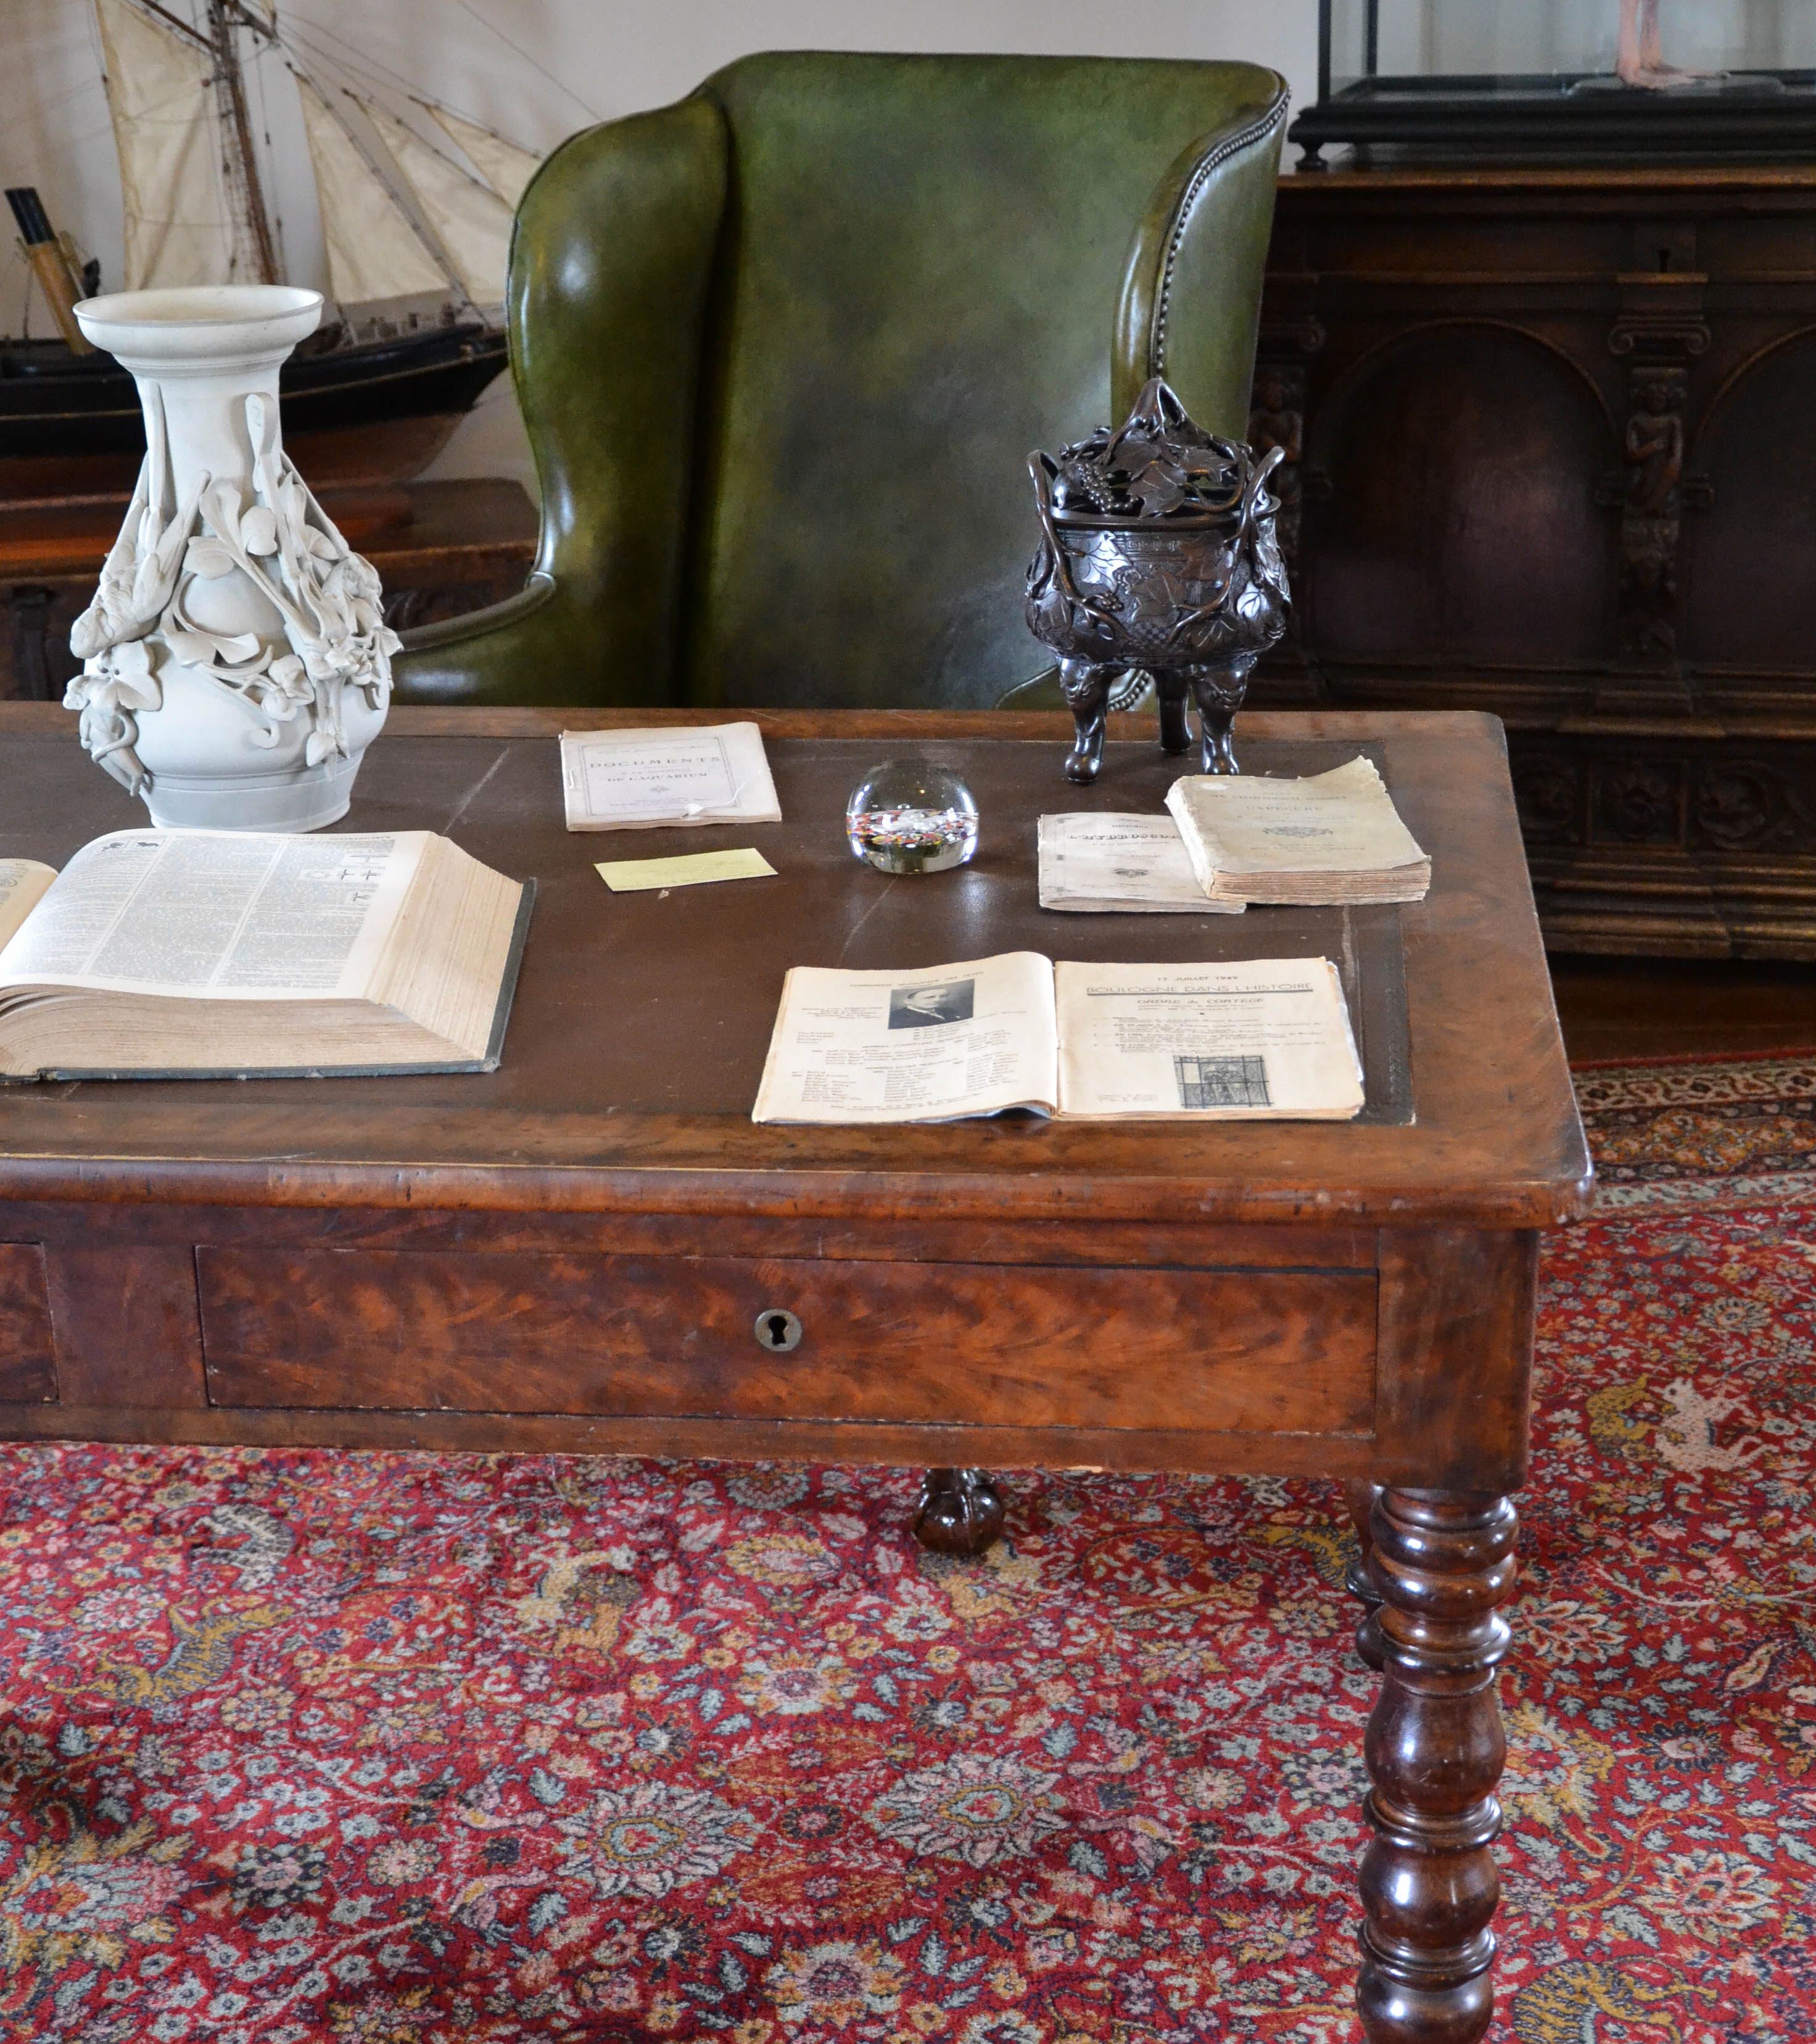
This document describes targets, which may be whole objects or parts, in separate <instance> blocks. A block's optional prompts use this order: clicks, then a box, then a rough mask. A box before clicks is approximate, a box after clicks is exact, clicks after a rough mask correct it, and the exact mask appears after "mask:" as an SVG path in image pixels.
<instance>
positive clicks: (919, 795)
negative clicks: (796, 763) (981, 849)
mask: <svg viewBox="0 0 1816 2044" xmlns="http://www.w3.org/2000/svg"><path fill="white" fill-rule="evenodd" d="M845 836H846V837H847V838H848V840H850V843H851V848H852V853H853V855H854V856H856V858H859V859H864V861H866V862H867V863H868V864H870V865H871V866H875V868H876V870H877V871H878V872H879V873H945V872H947V871H948V870H950V869H951V868H952V867H953V866H963V865H964V863H965V862H966V861H967V860H968V859H969V858H970V857H971V854H972V853H973V852H974V851H976V850H977V804H976V802H975V800H974V799H973V798H972V796H971V790H970V789H969V788H968V787H967V786H965V784H964V782H963V781H962V780H961V779H960V778H959V776H958V775H957V774H955V773H954V772H953V771H952V769H951V768H950V767H937V766H935V765H934V764H933V762H932V761H931V760H929V759H885V760H884V761H883V763H882V765H881V766H879V767H871V770H870V771H869V772H868V774H865V775H864V778H863V779H862V780H861V781H860V782H858V784H857V786H856V787H855V788H854V789H852V795H851V800H850V801H848V802H847V803H846V805H845Z"/></svg>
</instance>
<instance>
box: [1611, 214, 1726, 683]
mask: <svg viewBox="0 0 1816 2044" xmlns="http://www.w3.org/2000/svg"><path fill="white" fill-rule="evenodd" d="M1634 240H1635V244H1636V253H1637V252H1640V251H1641V250H1644V251H1645V252H1647V255H1646V259H1647V260H1648V261H1649V262H1653V263H1656V264H1657V265H1658V266H1659V267H1657V268H1656V269H1650V268H1648V269H1644V270H1639V269H1636V270H1634V271H1627V272H1624V273H1622V275H1621V276H1620V278H1619V279H1618V288H1619V291H1620V296H1621V309H1620V312H1619V313H1618V316H1617V317H1616V318H1615V321H1614V325H1613V327H1612V328H1610V331H1609V334H1608V347H1609V350H1610V352H1611V353H1612V354H1614V355H1617V356H1618V357H1620V358H1621V359H1622V360H1623V361H1624V362H1625V363H1626V365H1627V377H1626V382H1627V391H1626V397H1627V405H1626V420H1625V422H1624V424H1623V425H1622V456H1623V458H1624V462H1625V473H1624V476H1623V479H1622V484H1621V486H1620V487H1619V489H1618V491H1610V492H1609V493H1608V501H1614V502H1618V504H1619V505H1620V508H1621V584H1620V608H1621V651H1622V659H1623V661H1624V662H1625V663H1626V665H1627V666H1628V667H1629V668H1637V669H1641V670H1652V671H1654V672H1661V673H1664V674H1670V675H1672V676H1674V677H1675V675H1676V665H1677V626H1678V580H1677V567H1678V558H1679V554H1680V552H1681V551H1682V544H1683V513H1684V511H1685V509H1686V508H1687V507H1691V506H1697V507H1699V506H1700V505H1702V504H1703V502H1705V501H1706V497H1707V489H1708V486H1707V484H1706V482H1705V481H1704V480H1703V478H1700V477H1692V476H1690V475H1688V474H1686V473H1685V466H1684V464H1685V455H1686V453H1687V441H1688V417H1689V411H1690V367H1689V366H1690V364H1691V363H1693V362H1695V361H1696V360H1697V359H1699V357H1701V356H1702V355H1705V354H1706V353H1707V352H1708V348H1709V341H1710V332H1709V327H1708V324H1707V321H1706V319H1705V317H1704V316H1703V295H1704V290H1705V287H1706V284H1707V282H1708V279H1706V277H1705V276H1704V275H1703V273H1702V272H1701V271H1699V270H1698V269H1697V268H1696V267H1695V262H1696V257H1695V232H1694V230H1693V229H1691V228H1690V227H1688V226H1687V225H1679V224H1660V223H1656V222H1655V223H1642V224H1641V225H1640V226H1638V227H1637V228H1636V229H1635V233H1634ZM1621 693H1622V696H1623V697H1630V696H1631V695H1632V694H1633V685H1632V683H1631V682H1628V683H1626V684H1625V685H1623V686H1622V688H1621ZM1679 697H1681V698H1682V701H1679ZM1687 704H1688V697H1687V695H1686V694H1684V692H1683V684H1682V682H1681V681H1678V682H1676V686H1672V687H1667V688H1666V690H1665V691H1664V697H1663V698H1662V705H1663V706H1676V707H1687Z"/></svg>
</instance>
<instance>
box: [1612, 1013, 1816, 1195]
mask: <svg viewBox="0 0 1816 2044" xmlns="http://www.w3.org/2000/svg"><path fill="white" fill-rule="evenodd" d="M1574 1076H1575V1078H1576V1097H1577V1101H1578V1104H1579V1106H1580V1107H1581V1108H1582V1110H1583V1124H1584V1126H1585V1127H1586V1128H1587V1130H1588V1131H1589V1140H1590V1145H1591V1148H1592V1149H1593V1150H1594V1151H1595V1170H1596V1175H1597V1178H1598V1181H1599V1184H1598V1189H1597V1191H1598V1197H1599V1201H1600V1203H1601V1205H1602V1208H1603V1209H1604V1210H1613V1211H1615V1212H1626V1213H1635V1212H1663V1211H1664V1210H1665V1209H1667V1208H1691V1207H1708V1206H1716V1205H1733V1204H1737V1203H1745V1202H1749V1201H1794V1202H1803V1201H1809V1200H1810V1199H1813V1198H1816V1051H1810V1052H1809V1053H1807V1054H1806V1055H1798V1056H1795V1057H1787V1056H1784V1055H1772V1056H1769V1057H1742V1058H1702V1059H1687V1058H1668V1059H1665V1060H1664V1061H1662V1062H1659V1063H1657V1064H1650V1065H1606V1066H1598V1065H1587V1066H1579V1067H1578V1069H1577V1070H1576V1074H1574Z"/></svg>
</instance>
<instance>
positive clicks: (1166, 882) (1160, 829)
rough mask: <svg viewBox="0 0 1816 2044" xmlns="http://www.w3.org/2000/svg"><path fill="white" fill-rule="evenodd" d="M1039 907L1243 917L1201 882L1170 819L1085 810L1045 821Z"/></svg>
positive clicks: (1239, 909) (1239, 907) (1236, 903)
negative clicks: (1211, 894)
mask: <svg viewBox="0 0 1816 2044" xmlns="http://www.w3.org/2000/svg"><path fill="white" fill-rule="evenodd" d="M1039 843H1040V865H1041V907H1042V908H1043V909H1072V910H1075V911H1086V910H1091V911H1096V912H1098V913H1122V914H1125V915H1134V916H1166V915H1190V914H1198V915H1218V916H1239V915H1240V914H1241V913H1242V904H1241V902H1240V901H1211V900H1210V898H1209V897H1208V896H1207V895H1206V893H1205V891H1204V889H1202V887H1201V886H1199V885H1198V875H1197V874H1195V873H1194V872H1193V871H1192V863H1191V859H1190V857H1189V856H1188V855H1187V851H1186V848H1185V845H1184V843H1183V840H1181V838H1180V836H1179V825H1178V824H1175V822H1174V821H1173V820H1172V817H1171V816H1145V815H1141V814H1138V813H1134V812H1128V813H1122V812H1116V813H1108V814H1104V815H1098V816H1093V815H1091V813H1089V812H1087V811H1080V812H1077V813H1073V814H1071V815H1067V816H1042V817H1041V829H1040V840H1039Z"/></svg>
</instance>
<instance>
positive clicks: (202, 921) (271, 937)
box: [0, 830, 431, 1001]
mask: <svg viewBox="0 0 1816 2044" xmlns="http://www.w3.org/2000/svg"><path fill="white" fill-rule="evenodd" d="M430 842H431V839H430V836H429V832H425V831H399V832H394V833H391V834H388V835H386V836H348V837H327V836H309V837H302V836H297V837H283V836H264V835H261V834H259V833H256V832H247V831H165V830H140V831H117V832H113V834H112V835H111V836H108V837H102V838H97V839H96V840H94V843H91V844H87V845H84V846H83V848H82V850H81V851H79V852H78V853H77V854H76V855H75V858H73V859H71V861H70V863H68V865H67V866H65V867H64V868H63V871H62V872H61V873H60V874H59V875H58V876H57V878H56V880H55V882H53V883H52V886H51V887H50V888H49V889H48V891H47V892H46V893H45V895H44V898H43V900H42V901H40V903H39V904H38V905H37V909H35V910H34V911H33V914H32V916H31V917H30V919H29V920H28V921H27V922H26V924H25V926H24V927H23V928H21V929H20V930H19V931H18V932H17V934H16V935H15V936H13V939H12V940H11V941H10V943H8V944H7V945H6V948H5V949H4V950H3V951H0V987H5V986H21V985H56V986H79V987H83V988H95V989H102V990H104V991H110V992H116V993H160V994H180V995H184V996H187V997H190V998H191V999H203V1000H220V1001H248V1000H260V1001H310V1000H322V999H329V998H334V997H341V998H357V997H360V996H361V995H363V994H364V993H365V991H366V989H367V985H369V984H370V982H371V978H372V974H373V971H374V969H375V966H377V964H378V962H379V959H380V958H381V957H382V955H383V952H384V949H385V946H386V944H387V942H388V940H389V939H390V937H391V932H392V930H393V928H394V926H395V924H396V922H397V919H398V913H399V911H400V910H401V909H402V906H403V904H404V900H405V897H406V895H407V894H408V893H409V891H410V882H411V881H412V880H413V879H414V877H415V874H416V871H417V867H418V866H419V865H420V864H421V861H422V857H423V852H424V849H425V847H426V846H427V845H428V844H429V843H430Z"/></svg>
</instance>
